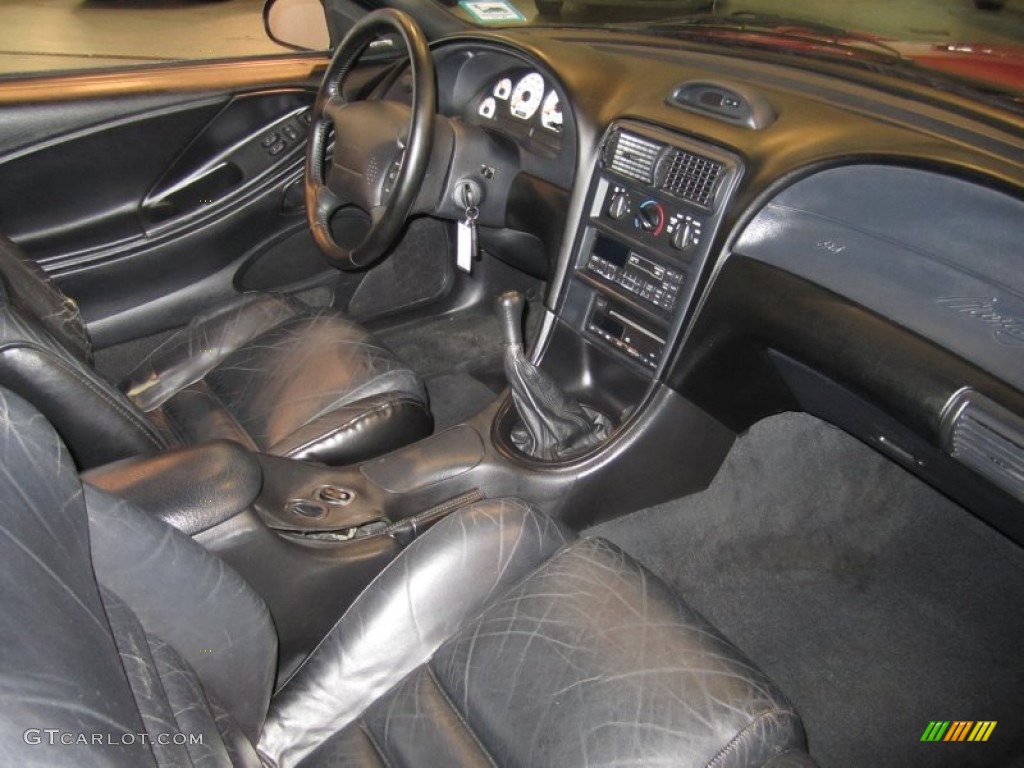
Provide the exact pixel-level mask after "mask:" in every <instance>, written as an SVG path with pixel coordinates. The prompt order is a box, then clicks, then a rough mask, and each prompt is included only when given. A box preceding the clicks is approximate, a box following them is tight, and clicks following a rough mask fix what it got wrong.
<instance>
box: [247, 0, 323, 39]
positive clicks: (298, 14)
mask: <svg viewBox="0 0 1024 768" xmlns="http://www.w3.org/2000/svg"><path fill="white" fill-rule="evenodd" d="M263 27H264V29H266V31H267V35H268V36H269V37H270V39H271V40H273V41H274V42H275V43H279V44H280V45H284V46H287V47H289V48H296V49H299V50H306V51H324V50H327V48H328V47H330V42H331V41H330V36H329V35H328V33H327V20H326V18H325V17H324V8H323V6H322V5H321V4H320V0H267V4H266V5H264V6H263Z"/></svg>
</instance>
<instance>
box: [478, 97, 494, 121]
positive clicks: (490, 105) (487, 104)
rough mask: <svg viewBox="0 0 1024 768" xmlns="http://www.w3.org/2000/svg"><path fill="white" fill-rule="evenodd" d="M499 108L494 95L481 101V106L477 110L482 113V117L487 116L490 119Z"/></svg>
mask: <svg viewBox="0 0 1024 768" xmlns="http://www.w3.org/2000/svg"><path fill="white" fill-rule="evenodd" d="M497 108H498V104H497V102H495V100H494V98H493V97H492V96H488V97H487V98H486V99H484V100H483V101H481V102H480V108H479V109H478V110H477V112H479V113H480V117H486V118H487V119H488V120H490V119H491V118H493V117H494V113H495V111H496V110H497Z"/></svg>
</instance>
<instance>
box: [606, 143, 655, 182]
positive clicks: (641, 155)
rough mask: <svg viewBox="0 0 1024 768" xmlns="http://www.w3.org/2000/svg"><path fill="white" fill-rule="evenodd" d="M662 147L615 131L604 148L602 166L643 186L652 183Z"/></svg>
mask: <svg viewBox="0 0 1024 768" xmlns="http://www.w3.org/2000/svg"><path fill="white" fill-rule="evenodd" d="M662 149H664V145H662V144H659V143H658V142H656V141H651V140H650V139H645V138H643V137H641V136H637V135H636V134H635V133H628V132H626V131H615V133H613V134H612V135H611V137H609V139H608V143H607V144H606V145H605V148H604V164H605V167H606V168H610V169H611V170H613V171H616V172H617V173H621V174H622V175H623V176H627V177H628V178H631V179H636V180H637V181H642V182H644V183H645V184H653V183H654V166H655V165H656V164H657V162H658V155H659V154H660V153H661V150H662Z"/></svg>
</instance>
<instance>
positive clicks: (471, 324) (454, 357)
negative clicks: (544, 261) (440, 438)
mask: <svg viewBox="0 0 1024 768" xmlns="http://www.w3.org/2000/svg"><path fill="white" fill-rule="evenodd" d="M488 310H489V308H479V307H478V308H473V309H469V310H465V311H462V312H458V313H455V314H451V315H446V316H444V317H438V318H433V319H429V320H424V321H421V322H418V323H415V324H412V325H404V326H401V327H398V328H395V329H391V330H385V331H380V332H379V333H378V335H379V336H380V338H381V339H383V341H384V342H385V343H386V344H387V345H388V347H390V348H391V350H392V351H393V352H394V353H395V354H396V355H398V357H399V358H400V359H402V360H404V361H405V362H406V363H407V364H408V365H409V366H411V367H412V369H413V370H414V371H416V372H417V373H418V374H419V375H420V376H422V377H423V379H424V381H425V382H426V385H427V392H428V394H429V395H430V409H431V411H432V412H433V414H434V431H435V432H440V431H441V430H442V429H446V428H447V427H450V426H452V425H454V424H459V423H461V422H463V421H465V420H466V419H468V418H470V417H471V416H474V415H476V414H477V413H479V412H480V411H481V410H483V409H484V408H485V407H486V406H488V405H489V404H490V403H492V402H493V401H494V399H495V398H496V397H497V395H499V394H500V393H501V391H502V390H503V389H504V388H505V374H504V372H503V369H502V364H503V347H502V338H501V327H500V326H499V324H498V320H497V318H496V317H495V315H494V314H493V313H492V312H490V311H488ZM542 316H543V312H542V310H541V308H540V306H539V305H538V304H530V305H529V306H528V307H527V311H526V320H525V338H526V341H527V345H529V344H530V343H532V342H533V340H534V339H536V337H537V334H538V333H539V330H540V320H541V318H542Z"/></svg>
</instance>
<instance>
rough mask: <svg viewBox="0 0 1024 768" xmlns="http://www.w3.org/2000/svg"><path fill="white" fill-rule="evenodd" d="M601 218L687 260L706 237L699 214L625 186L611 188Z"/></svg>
mask: <svg viewBox="0 0 1024 768" xmlns="http://www.w3.org/2000/svg"><path fill="white" fill-rule="evenodd" d="M601 215H602V218H605V219H607V220H609V221H610V222H614V223H615V225H616V228H626V229H629V228H632V230H633V233H634V234H635V235H637V236H641V237H645V239H647V238H650V239H651V240H654V241H656V242H658V243H659V244H661V245H663V246H667V247H669V248H671V249H672V250H674V251H676V252H678V253H679V254H680V255H682V256H683V257H684V258H685V257H686V256H688V255H690V254H691V253H692V252H693V251H695V250H696V249H697V248H698V247H699V246H700V243H701V239H702V238H703V236H704V220H703V218H702V217H701V216H700V215H699V214H697V213H695V212H692V211H684V210H682V209H681V208H678V207H676V208H674V207H673V206H671V204H669V203H664V202H662V201H660V200H657V199H655V198H653V197H650V196H647V195H642V194H638V193H636V192H634V191H631V190H629V189H627V188H626V187H624V186H619V185H615V186H610V187H609V189H608V197H607V201H606V203H605V205H604V206H603V211H602V212H601Z"/></svg>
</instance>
